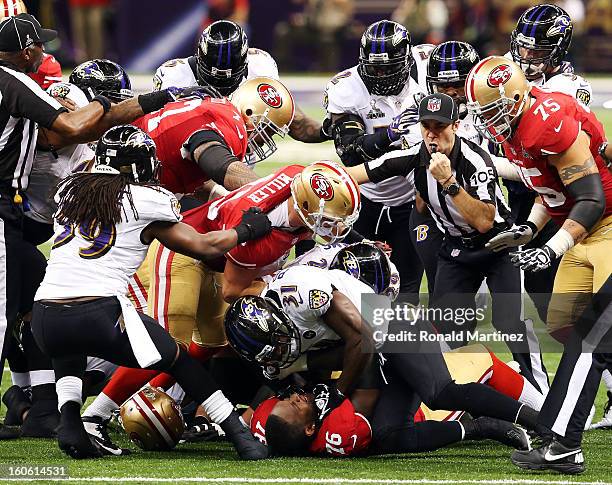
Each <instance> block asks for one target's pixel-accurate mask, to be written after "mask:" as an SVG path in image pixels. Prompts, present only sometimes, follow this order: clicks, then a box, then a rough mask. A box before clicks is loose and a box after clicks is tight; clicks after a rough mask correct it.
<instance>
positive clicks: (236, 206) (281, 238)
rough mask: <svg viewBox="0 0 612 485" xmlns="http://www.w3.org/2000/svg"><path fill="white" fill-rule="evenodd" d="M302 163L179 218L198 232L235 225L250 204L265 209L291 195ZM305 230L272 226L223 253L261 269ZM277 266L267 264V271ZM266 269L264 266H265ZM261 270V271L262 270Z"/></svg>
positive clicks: (304, 234) (306, 234) (285, 251)
mask: <svg viewBox="0 0 612 485" xmlns="http://www.w3.org/2000/svg"><path fill="white" fill-rule="evenodd" d="M303 169H304V167H303V166H302V165H289V166H288V167H284V168H282V169H280V170H278V171H277V172H275V173H273V174H272V175H269V176H267V177H264V178H261V179H259V180H256V181H254V182H251V183H250V184H247V185H245V186H243V187H241V188H239V189H236V190H234V191H233V192H230V193H229V194H227V195H226V196H224V197H220V198H218V199H215V200H213V201H211V202H208V203H206V204H204V205H201V206H199V207H196V208H194V209H191V210H190V211H187V212H185V213H184V214H183V222H184V223H186V224H189V225H190V226H193V227H194V228H195V229H196V230H197V231H198V232H201V233H206V232H209V231H218V230H223V229H226V228H231V227H234V226H237V225H238V224H239V223H240V219H242V212H243V211H246V210H248V209H249V208H250V207H259V208H260V209H261V210H262V212H264V213H268V212H270V211H272V210H273V209H275V208H276V207H278V206H279V205H280V204H282V203H283V202H285V201H286V200H287V199H289V197H290V196H291V181H292V180H293V177H295V176H296V175H297V174H298V173H300V172H301V171H302V170H303ZM311 235H312V233H311V232H310V231H309V230H305V229H298V230H297V231H293V232H292V231H287V230H283V229H272V232H271V233H270V234H268V235H267V236H264V237H262V238H261V239H258V240H256V241H249V242H246V243H244V244H241V245H239V246H237V247H235V248H234V249H232V250H231V251H230V252H229V253H227V254H225V257H226V258H227V259H229V260H230V261H232V262H233V263H235V264H237V265H238V266H242V267H244V268H248V269H255V268H259V269H263V268H266V267H268V266H269V265H275V264H276V263H277V262H278V261H279V260H280V259H281V258H283V257H284V256H285V255H286V254H288V252H289V250H290V249H291V248H292V247H293V246H295V243H297V242H298V241H301V240H302V239H306V238H308V237H310V236H311ZM276 269H278V268H270V272H273V271H275V270H276ZM266 270H267V268H266ZM262 274H264V273H262Z"/></svg>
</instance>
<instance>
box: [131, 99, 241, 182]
mask: <svg viewBox="0 0 612 485" xmlns="http://www.w3.org/2000/svg"><path fill="white" fill-rule="evenodd" d="M134 125H135V126H137V127H138V128H140V129H142V130H144V131H146V132H147V133H148V134H149V135H150V136H151V138H153V141H155V145H157V158H159V160H160V161H161V164H162V170H161V184H162V185H163V186H164V187H165V188H166V189H168V190H170V191H171V192H174V193H175V194H190V193H192V192H193V191H194V190H195V189H197V188H198V187H200V186H201V185H202V183H204V182H205V181H207V180H208V179H209V178H210V177H209V176H208V175H207V174H205V173H204V172H203V171H202V169H200V167H199V166H198V164H197V163H195V162H193V161H191V160H188V159H186V158H184V156H183V153H182V150H181V148H182V147H183V144H184V143H185V142H186V141H187V140H189V137H190V136H191V135H193V134H194V133H196V132H197V131H200V130H205V131H208V130H212V131H215V132H216V133H218V134H219V135H220V136H221V137H222V138H223V139H224V140H225V143H226V145H227V147H228V148H229V149H230V151H231V152H232V153H233V154H234V155H235V156H236V158H238V159H239V160H242V159H244V156H245V154H246V150H247V132H246V126H245V124H244V121H243V120H242V116H240V113H239V112H238V111H237V110H236V108H235V107H234V105H233V104H232V103H230V101H229V100H228V99H227V98H221V99H215V98H204V99H200V98H188V99H185V100H180V101H175V102H174V103H168V104H167V105H166V106H164V107H163V108H162V109H160V110H159V111H155V112H153V113H149V114H147V115H145V116H143V117H142V118H139V119H137V120H136V121H135V122H134ZM186 155H187V154H185V156H186Z"/></svg>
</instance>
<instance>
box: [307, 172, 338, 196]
mask: <svg viewBox="0 0 612 485" xmlns="http://www.w3.org/2000/svg"><path fill="white" fill-rule="evenodd" d="M310 186H311V187H312V190H313V191H314V193H315V194H317V196H318V197H319V198H320V199H323V200H332V199H333V198H334V188H333V187H332V185H331V183H330V182H329V180H327V179H326V178H325V176H324V175H321V174H320V173H315V174H314V175H313V176H312V177H310Z"/></svg>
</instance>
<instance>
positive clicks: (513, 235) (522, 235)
mask: <svg viewBox="0 0 612 485" xmlns="http://www.w3.org/2000/svg"><path fill="white" fill-rule="evenodd" d="M536 232H537V228H536V226H535V224H534V223H533V222H528V223H526V224H521V225H520V226H516V225H515V226H512V227H511V228H510V229H508V230H507V231H502V232H500V233H499V234H498V235H497V236H495V237H493V238H491V239H490V240H489V242H488V243H487V244H485V248H487V249H490V250H492V251H494V252H498V251H501V250H502V249H507V248H512V247H516V246H523V245H524V244H527V243H528V242H529V241H531V240H532V239H533V238H534V237H535V235H536Z"/></svg>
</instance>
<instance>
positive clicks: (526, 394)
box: [518, 377, 546, 411]
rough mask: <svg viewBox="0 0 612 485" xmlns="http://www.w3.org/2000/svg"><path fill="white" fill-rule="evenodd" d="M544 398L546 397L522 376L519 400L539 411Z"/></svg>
mask: <svg viewBox="0 0 612 485" xmlns="http://www.w3.org/2000/svg"><path fill="white" fill-rule="evenodd" d="M545 399H546V397H545V396H544V395H543V394H542V393H541V392H540V391H538V390H537V389H536V388H535V387H534V385H533V384H532V383H531V382H529V381H528V380H527V379H525V378H524V377H523V390H522V391H521V395H520V396H519V398H518V400H519V402H521V403H523V404H526V405H527V406H529V407H530V408H532V409H535V410H536V411H540V409H542V405H543V404H544V400H545Z"/></svg>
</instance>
